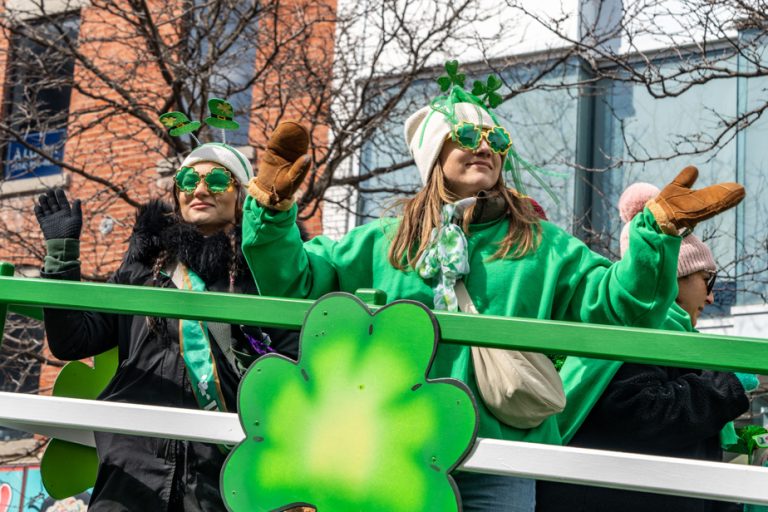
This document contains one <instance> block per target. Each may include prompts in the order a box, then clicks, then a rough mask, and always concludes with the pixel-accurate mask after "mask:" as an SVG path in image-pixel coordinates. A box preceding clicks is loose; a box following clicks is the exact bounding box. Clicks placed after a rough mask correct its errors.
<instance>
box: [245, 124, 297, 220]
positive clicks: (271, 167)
mask: <svg viewBox="0 0 768 512" xmlns="http://www.w3.org/2000/svg"><path fill="white" fill-rule="evenodd" d="M308 149H309V133H308V132H307V130H306V128H304V127H303V126H301V125H300V124H298V123H294V122H291V121H284V122H281V123H280V124H278V125H277V128H275V131H274V132H272V136H271V137H270V138H269V142H267V150H266V151H265V152H264V154H263V155H262V157H261V159H260V160H259V172H258V174H257V175H256V177H255V178H252V179H251V181H250V182H249V183H248V193H249V194H251V195H252V196H253V197H254V198H255V199H256V200H257V201H258V202H259V204H261V205H262V206H265V207H267V208H271V209H273V210H280V211H285V210H288V209H290V208H291V206H292V205H293V203H294V199H293V194H294V192H296V190H297V189H298V188H299V185H301V182H302V181H303V180H304V176H306V175H307V172H308V171H309V164H310V158H309V155H307V154H306V153H307V150H308Z"/></svg>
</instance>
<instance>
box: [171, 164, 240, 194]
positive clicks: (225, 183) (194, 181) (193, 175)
mask: <svg viewBox="0 0 768 512" xmlns="http://www.w3.org/2000/svg"><path fill="white" fill-rule="evenodd" d="M173 179H174V181H175V182H176V187H177V188H178V189H179V190H181V191H182V192H184V193H186V194H191V193H192V192H194V191H195V189H196V188H197V185H198V184H199V183H200V180H201V179H202V180H203V181H205V186H206V187H207V188H208V192H210V193H211V194H221V193H222V192H226V191H227V190H229V187H230V186H231V185H232V183H233V182H234V181H235V178H233V177H232V173H231V172H229V171H228V170H226V169H224V168H223V167H214V168H213V169H211V170H210V172H208V174H206V175H205V176H203V177H202V178H201V176H200V173H198V172H197V171H196V170H195V169H194V168H192V167H182V168H181V169H179V170H178V171H177V172H176V176H174V178H173Z"/></svg>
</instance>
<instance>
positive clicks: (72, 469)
mask: <svg viewBox="0 0 768 512" xmlns="http://www.w3.org/2000/svg"><path fill="white" fill-rule="evenodd" d="M116 371H117V348H113V349H111V350H108V351H107V352H104V353H103V354H99V355H97V356H96V357H94V358H93V367H91V366H88V365H87V364H85V363H81V362H80V361H72V362H69V363H67V365H66V366H65V367H64V368H63V369H62V370H61V372H60V373H59V376H58V377H56V383H55V384H54V386H53V396H64V397H68V398H82V399H86V400H95V399H96V398H97V397H98V396H99V394H101V392H102V391H103V390H104V388H105V387H106V386H107V384H109V381H110V380H112V377H113V376H114V375H115V372H116ZM98 465H99V458H98V457H97V455H96V448H91V447H90V446H83V445H80V444H77V443H70V442H68V441H63V440H61V439H51V441H50V443H48V446H47V447H46V449H45V453H44V454H43V460H42V461H41V462H40V476H41V477H42V480H43V485H44V486H45V490H46V491H48V494H49V495H50V496H51V497H53V498H55V499H57V500H61V499H64V498H68V497H69V496H74V495H76V494H79V493H81V492H83V491H85V490H86V489H90V488H91V487H93V484H94V483H96V471H97V469H98Z"/></svg>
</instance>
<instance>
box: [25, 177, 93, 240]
mask: <svg viewBox="0 0 768 512" xmlns="http://www.w3.org/2000/svg"><path fill="white" fill-rule="evenodd" d="M35 217H37V222H38V223H39V224H40V229H42V230H43V236H44V237H45V239H46V240H55V239H58V238H78V239H79V238H80V230H81V229H82V228H83V212H82V210H81V209H80V200H79V199H77V200H76V201H75V202H73V203H72V206H70V205H69V201H68V200H67V195H66V194H65V193H64V190H62V189H61V188H58V187H57V188H54V189H52V190H49V191H48V192H46V193H45V194H42V195H41V196H40V197H38V198H37V204H36V205H35Z"/></svg>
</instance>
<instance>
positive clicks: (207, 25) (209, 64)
mask: <svg viewBox="0 0 768 512" xmlns="http://www.w3.org/2000/svg"><path fill="white" fill-rule="evenodd" d="M194 5H195V9H194V11H193V12H194V22H193V23H192V24H191V29H190V35H189V52H190V56H189V61H190V62H191V66H190V67H191V69H197V70H201V72H203V71H205V70H208V69H209V68H210V77H209V79H208V80H207V81H205V82H204V86H205V90H200V85H201V84H200V81H199V80H190V81H189V85H190V86H191V87H192V91H191V92H192V97H194V98H201V97H202V98H203V102H205V101H207V100H208V99H210V98H223V99H226V100H227V101H229V102H230V103H231V104H232V107H233V108H234V111H235V121H237V122H238V123H239V124H240V128H239V129H238V130H227V131H226V134H222V132H221V131H220V130H217V129H215V128H210V129H211V130H212V131H213V133H212V136H211V140H214V141H223V138H224V137H226V142H227V143H228V144H231V145H233V146H246V145H248V128H249V121H250V112H251V101H252V98H253V95H252V89H253V87H254V83H253V81H254V69H255V66H256V45H255V44H254V41H256V40H257V39H256V30H257V25H258V24H257V19H256V18H255V16H254V15H253V14H252V12H251V11H252V9H253V4H252V3H251V2H243V1H239V0H238V1H236V2H232V3H231V4H229V3H228V4H227V6H228V8H227V9H225V10H222V9H221V5H220V4H215V3H214V4H212V3H210V2H202V1H199V0H195V2H194ZM251 18H252V19H251ZM249 20H250V21H249ZM200 78H202V77H200ZM203 95H205V97H203ZM185 107H188V106H187V105H185ZM206 108H207V106H206ZM186 110H189V108H187V109H186ZM205 112H206V116H207V115H208V111H207V110H206V111H205Z"/></svg>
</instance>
